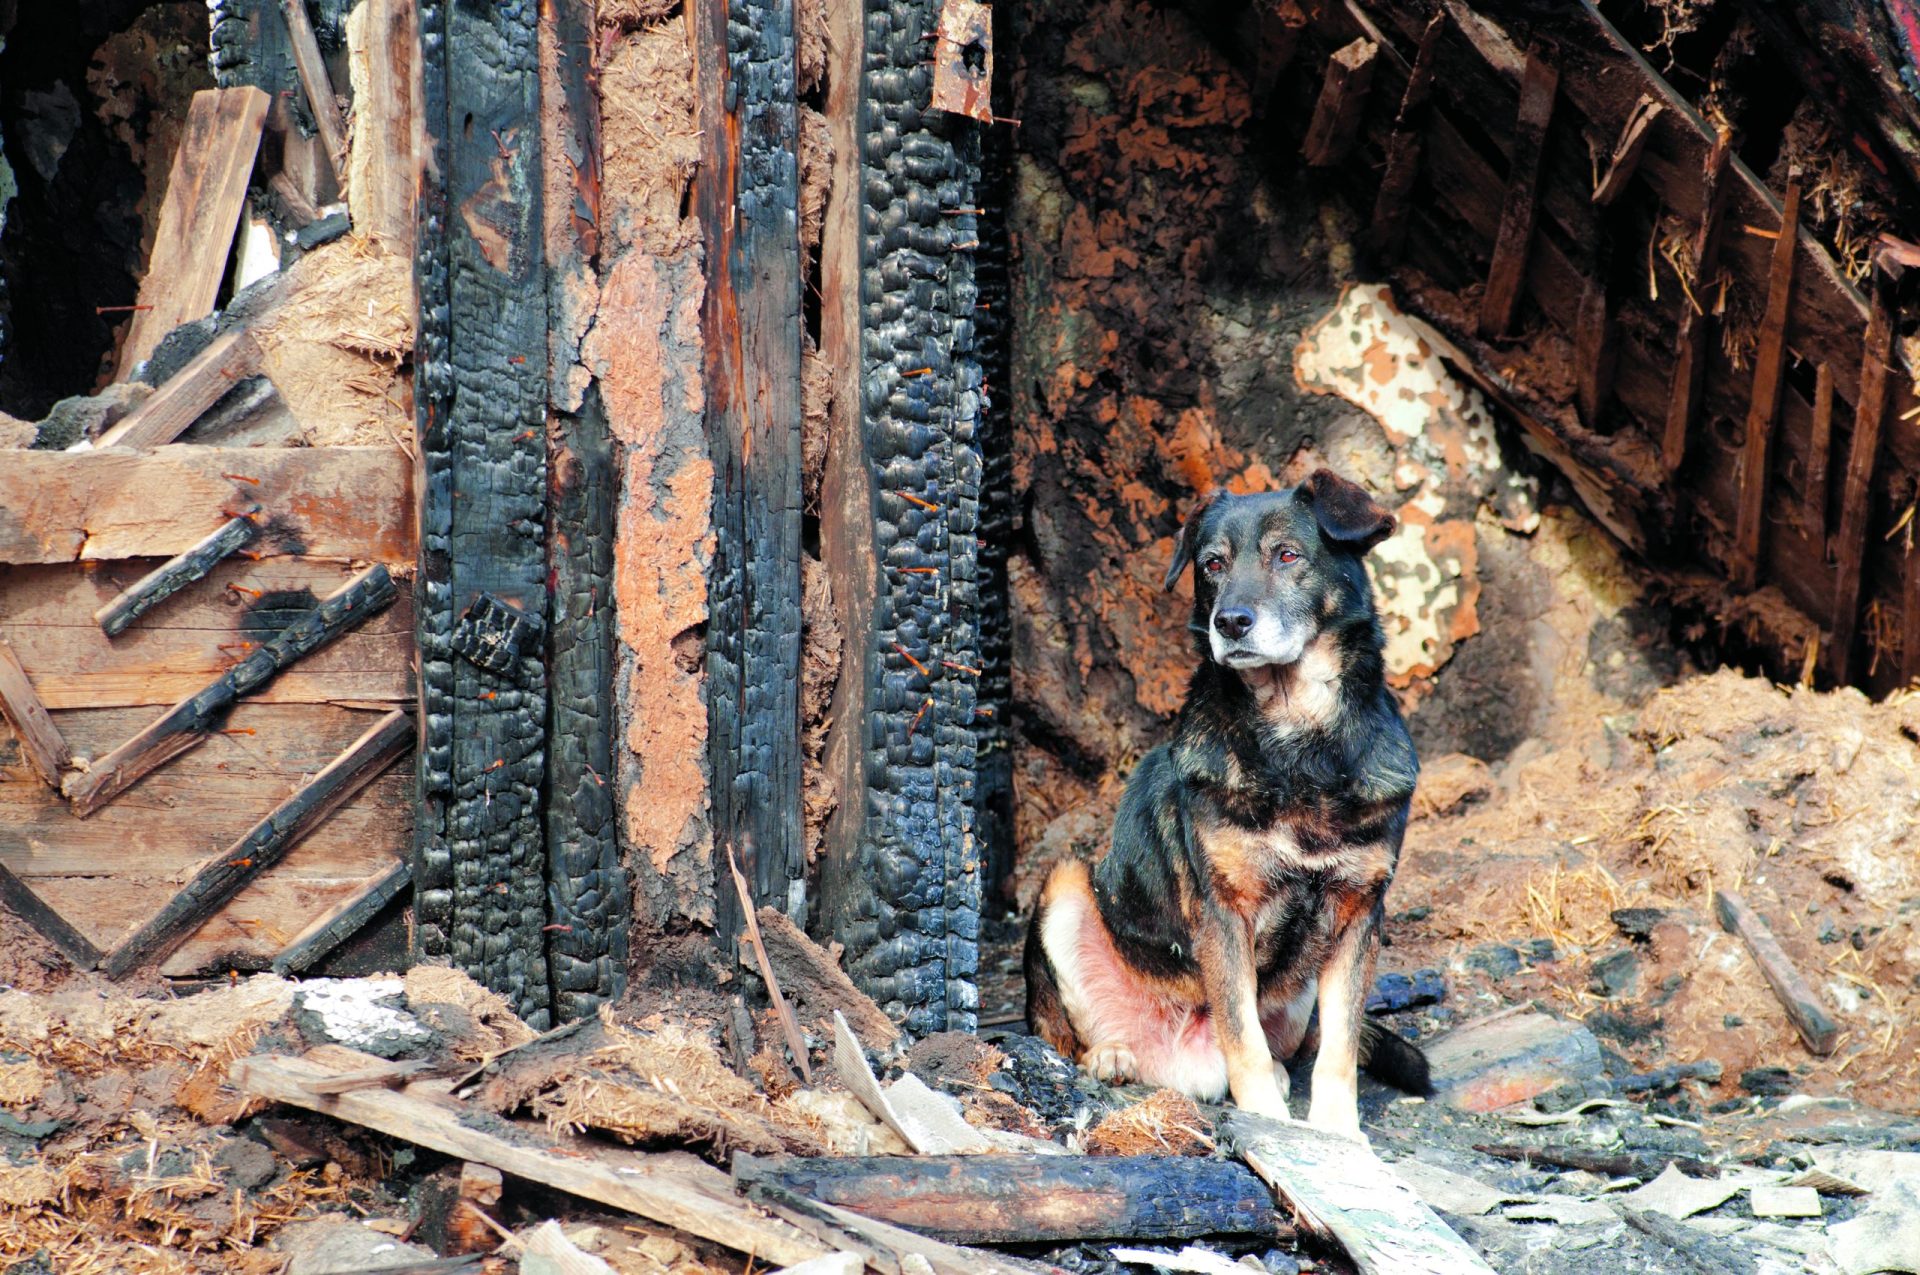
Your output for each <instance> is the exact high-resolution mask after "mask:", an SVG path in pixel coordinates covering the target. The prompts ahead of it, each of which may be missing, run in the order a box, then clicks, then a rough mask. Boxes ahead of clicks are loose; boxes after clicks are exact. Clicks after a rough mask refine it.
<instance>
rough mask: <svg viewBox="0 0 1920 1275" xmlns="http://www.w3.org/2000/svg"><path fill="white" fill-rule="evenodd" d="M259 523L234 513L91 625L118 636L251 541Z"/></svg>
mask: <svg viewBox="0 0 1920 1275" xmlns="http://www.w3.org/2000/svg"><path fill="white" fill-rule="evenodd" d="M259 534H260V524H258V523H256V522H255V521H254V520H253V518H252V517H251V516H250V515H249V514H236V515H235V516H234V517H232V518H230V519H228V520H227V521H226V522H225V523H223V524H221V526H220V527H219V529H218V530H216V531H215V532H214V533H213V534H212V535H210V536H208V537H207V538H206V539H205V540H202V541H201V542H200V543H199V544H197V545H195V546H194V547H193V548H191V549H189V550H187V551H186V552H185V553H183V554H180V555H179V556H178V557H174V558H170V559H168V560H167V561H166V562H163V563H161V564H160V565H159V566H157V567H155V568H154V569H153V570H152V571H150V572H148V573H147V574H146V575H144V576H141V577H140V578H139V579H138V580H136V581H134V583H133V584H132V585H130V586H128V588H127V589H126V591H125V592H124V593H121V594H120V595H119V596H118V597H116V598H114V599H113V600H112V601H111V602H109V603H107V604H106V605H105V606H103V607H101V608H100V609H99V610H98V611H95V612H94V613H93V622H94V623H95V624H97V625H99V626H100V630H101V632H103V633H105V634H106V635H107V636H108V637H118V636H120V634H122V633H124V632H126V628H127V626H128V625H129V624H132V623H133V622H134V621H135V620H137V619H139V618H140V617H141V616H143V615H145V614H146V613H147V612H149V611H151V610H152V609H153V608H154V607H156V606H158V605H159V604H160V603H162V602H164V601H166V600H167V599H168V598H170V597H172V596H173V595H174V594H176V593H178V592H180V590H182V589H184V588H186V587H187V586H188V585H190V584H192V583H193V582H194V581H195V580H201V579H205V578H206V574H207V572H209V571H211V570H213V569H214V567H215V566H216V565H218V564H219V563H220V562H222V561H224V560H225V558H226V557H227V555H228V554H230V553H232V552H234V550H236V549H239V548H240V547H241V546H243V545H248V544H251V543H252V542H253V539H254V537H255V536H257V535H259Z"/></svg>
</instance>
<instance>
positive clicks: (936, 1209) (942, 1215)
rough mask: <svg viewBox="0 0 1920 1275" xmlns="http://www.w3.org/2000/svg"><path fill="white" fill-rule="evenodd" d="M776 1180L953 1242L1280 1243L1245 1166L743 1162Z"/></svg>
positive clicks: (742, 1172)
mask: <svg viewBox="0 0 1920 1275" xmlns="http://www.w3.org/2000/svg"><path fill="white" fill-rule="evenodd" d="M733 1180H734V1182H735V1184H736V1185H738V1186H740V1187H742V1188H745V1187H747V1186H749V1185H751V1184H753V1183H756V1182H771V1183H774V1184H776V1185H778V1186H782V1187H785V1188H786V1189H787V1190H789V1191H792V1192H794V1193H795V1194H797V1195H801V1196H804V1197H806V1198H808V1199H812V1200H818V1201H819V1202H821V1203H822V1204H831V1205H835V1206H837V1207H839V1208H844V1209H850V1210H852V1211H853V1212H855V1213H858V1214H860V1215H862V1216H863V1217H870V1218H875V1219H878V1220H879V1221H883V1222H889V1223H892V1224H893V1225H895V1226H900V1227H905V1228H906V1229H907V1230H909V1231H914V1232H916V1233H918V1234H921V1235H927V1236H931V1237H933V1238H934V1239H938V1240H945V1241H947V1242H948V1243H951V1244H1018V1243H1029V1242H1039V1241H1057V1240H1077V1239H1101V1238H1108V1239H1136V1240H1148V1239H1191V1238H1194V1237H1197V1236H1202V1235H1260V1236H1265V1237H1268V1238H1279V1237H1280V1236H1282V1235H1283V1234H1285V1233H1286V1232H1288V1231H1289V1230H1290V1229H1291V1228H1288V1227H1286V1226H1284V1225H1283V1224H1282V1223H1281V1221H1280V1218H1279V1215H1278V1214H1277V1213H1276V1211H1275V1209H1274V1202H1273V1193H1272V1191H1270V1190H1269V1189H1268V1188H1267V1187H1266V1185H1265V1184H1264V1183H1262V1182H1261V1181H1260V1179H1258V1178H1256V1177H1255V1176H1254V1175H1253V1174H1252V1173H1250V1172H1248V1170H1247V1169H1246V1167H1245V1166H1243V1165H1240V1164H1236V1163H1233V1162H1231V1161H1219V1160H1192V1159H1186V1158H1183V1157H1180V1156H1061V1155H981V1156H973V1155H953V1156H859V1157H828V1158H821V1159H806V1158H799V1157H794V1158H788V1157H779V1158H774V1159H761V1158H758V1157H755V1156H751V1155H747V1154H744V1153H741V1154H737V1155H735V1156H734V1159H733Z"/></svg>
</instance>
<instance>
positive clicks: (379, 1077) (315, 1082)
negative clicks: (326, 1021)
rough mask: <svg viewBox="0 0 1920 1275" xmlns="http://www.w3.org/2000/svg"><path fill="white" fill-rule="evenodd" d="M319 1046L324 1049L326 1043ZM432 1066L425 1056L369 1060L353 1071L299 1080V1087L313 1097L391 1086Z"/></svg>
mask: <svg viewBox="0 0 1920 1275" xmlns="http://www.w3.org/2000/svg"><path fill="white" fill-rule="evenodd" d="M321 1048H323V1049H324V1048H326V1046H322V1047H321ZM431 1066H433V1062H432V1061H431V1060H430V1059H426V1058H408V1059H405V1060H402V1061H397V1062H385V1061H383V1062H378V1063H371V1062H370V1063H367V1064H366V1065H365V1066H362V1067H356V1068H355V1069H354V1070H352V1071H343V1072H338V1073H336V1074H333V1075H327V1076H317V1077H315V1078H314V1079H312V1080H307V1081H304V1082H302V1083H301V1088H303V1089H305V1090H306V1091H307V1092H308V1093H310V1094H312V1095H313V1096H314V1097H316V1098H326V1097H330V1096H332V1095H334V1094H342V1093H352V1092H353V1091H354V1090H356V1089H392V1088H393V1087H395V1086H396V1085H398V1084H399V1083H400V1082H401V1081H403V1080H405V1079H406V1078H407V1077H409V1076H414V1075H418V1074H419V1073H420V1072H423V1071H425V1070H427V1068H429V1067H431Z"/></svg>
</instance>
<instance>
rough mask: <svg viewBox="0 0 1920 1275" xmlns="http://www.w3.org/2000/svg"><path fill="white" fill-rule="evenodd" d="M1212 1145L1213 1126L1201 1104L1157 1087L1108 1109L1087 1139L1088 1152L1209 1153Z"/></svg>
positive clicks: (1134, 1153)
mask: <svg viewBox="0 0 1920 1275" xmlns="http://www.w3.org/2000/svg"><path fill="white" fill-rule="evenodd" d="M1213 1145H1214V1144H1213V1127H1212V1126H1211V1125H1209V1124H1208V1123H1207V1119H1206V1117H1205V1116H1203V1115H1201V1114H1200V1108H1199V1107H1198V1106H1197V1105H1195V1103H1194V1101H1193V1099H1191V1098H1189V1097H1187V1096H1186V1095H1185V1094H1183V1093H1179V1092H1176V1091H1175V1090H1172V1089H1156V1090H1155V1091H1154V1092H1153V1093H1152V1094H1151V1095H1149V1096H1148V1097H1147V1098H1145V1099H1143V1100H1142V1101H1140V1102H1136V1103H1134V1104H1133V1105H1132V1106H1131V1107H1122V1108H1121V1109H1120V1110H1118V1111H1115V1112H1111V1113H1109V1114H1108V1115H1106V1116H1105V1117H1103V1118H1102V1119H1101V1121H1100V1123H1099V1124H1096V1125H1095V1126H1093V1128H1091V1129H1089V1130H1088V1131H1087V1139H1086V1146H1087V1154H1089V1155H1207V1154H1209V1153H1211V1152H1212V1151H1213Z"/></svg>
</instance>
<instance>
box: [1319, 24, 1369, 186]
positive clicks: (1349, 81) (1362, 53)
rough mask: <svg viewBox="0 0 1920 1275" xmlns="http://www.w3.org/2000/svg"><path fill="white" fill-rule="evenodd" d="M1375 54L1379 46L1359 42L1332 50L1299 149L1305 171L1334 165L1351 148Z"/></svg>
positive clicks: (1357, 129) (1358, 124)
mask: <svg viewBox="0 0 1920 1275" xmlns="http://www.w3.org/2000/svg"><path fill="white" fill-rule="evenodd" d="M1379 55H1380V46H1379V45H1377V44H1375V43H1374V42H1373V41H1371V40H1367V39H1359V40H1355V41H1353V43H1351V44H1348V45H1346V46H1344V47H1342V48H1340V49H1337V50H1335V52H1334V55H1333V57H1332V58H1330V59H1329V60H1328V62H1327V71H1326V75H1325V77H1324V78H1322V80H1321V81H1320V96H1319V98H1318V99H1317V100H1316V101H1315V102H1314V106H1313V118H1312V120H1311V121H1309V122H1308V124H1307V137H1306V141H1305V142H1303V143H1302V144H1301V147H1300V158H1301V160H1302V162H1304V163H1305V164H1306V165H1307V166H1308V167H1309V168H1325V167H1327V166H1329V165H1332V164H1337V163H1339V162H1340V161H1341V160H1343V159H1345V158H1346V157H1347V152H1348V151H1350V150H1352V149H1353V142H1354V138H1355V137H1356V136H1358V135H1359V132H1360V117H1361V115H1362V114H1363V113H1364V112H1365V111H1366V108H1367V91H1368V90H1369V89H1370V88H1372V87H1373V68H1374V64H1375V62H1376V61H1377V60H1378V58H1379Z"/></svg>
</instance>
